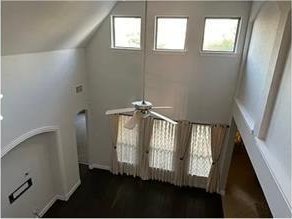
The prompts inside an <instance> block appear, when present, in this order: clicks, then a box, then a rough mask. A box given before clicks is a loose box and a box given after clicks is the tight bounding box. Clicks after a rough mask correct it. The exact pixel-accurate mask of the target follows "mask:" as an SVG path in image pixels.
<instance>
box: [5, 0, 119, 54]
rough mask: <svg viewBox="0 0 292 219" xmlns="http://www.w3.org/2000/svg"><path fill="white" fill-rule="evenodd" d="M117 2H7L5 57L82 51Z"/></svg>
mask: <svg viewBox="0 0 292 219" xmlns="http://www.w3.org/2000/svg"><path fill="white" fill-rule="evenodd" d="M115 3H116V1H5V2H2V3H1V12H2V13H1V14H2V15H1V16H2V17H1V22H2V23H1V25H2V27H1V43H2V55H12V54H20V53H33V52H42V51H51V50H60V49H70V48H76V47H83V46H84V45H86V42H87V41H88V39H89V38H90V36H91V35H92V34H93V33H94V32H95V31H96V29H97V28H98V26H99V24H100V23H101V22H102V21H103V19H104V18H105V17H106V16H107V15H108V14H109V12H110V11H111V10H112V8H113V7H114V5H115Z"/></svg>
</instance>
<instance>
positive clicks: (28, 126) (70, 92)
mask: <svg viewBox="0 0 292 219" xmlns="http://www.w3.org/2000/svg"><path fill="white" fill-rule="evenodd" d="M84 58H85V56H84V50H83V49H74V50H60V51H52V52H44V53H31V54H22V55H12V56H2V57H1V61H2V69H1V70H2V81H3V82H4V83H3V84H2V93H3V95H4V98H3V99H2V115H3V117H4V119H3V121H2V124H1V125H2V142H1V149H2V154H3V153H4V152H7V150H8V149H9V147H10V146H11V145H12V144H13V142H14V141H15V140H17V139H18V138H19V137H20V136H23V135H24V134H25V133H29V132H30V131H32V130H35V129H39V128H40V127H44V126H56V127H58V128H59V134H60V139H59V140H60V142H59V143H60V145H61V146H60V147H61V149H60V150H61V152H60V153H61V160H62V162H63V164H64V172H65V182H64V184H65V188H64V189H65V191H64V192H65V193H68V192H69V191H70V189H71V188H72V187H73V186H74V185H75V184H76V183H77V182H78V181H79V171H78V163H77V148H76V136H75V127H74V119H75V115H76V113H77V112H79V111H80V110H82V109H84V108H86V93H87V91H86V86H87V85H86V72H85V60H84ZM79 84H83V85H84V92H83V93H78V94H76V93H75V86H76V85H79ZM9 153H10V152H8V153H7V154H6V155H5V156H4V158H2V159H5V157H6V156H9ZM30 156H31V157H33V156H35V155H34V153H31V155H30ZM31 159H33V158H31ZM3 168H4V169H5V168H7V169H8V170H7V171H8V172H9V167H6V166H5V163H4V164H2V169H3ZM3 178H5V175H4V174H2V179H3ZM19 180H20V179H19ZM39 196H41V194H39Z"/></svg>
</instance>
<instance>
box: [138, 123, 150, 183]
mask: <svg viewBox="0 0 292 219" xmlns="http://www.w3.org/2000/svg"><path fill="white" fill-rule="evenodd" d="M152 130H153V118H152V117H147V118H143V119H142V120H141V123H140V128H139V148H140V150H139V151H140V156H139V159H140V162H139V167H140V168H139V176H140V177H141V178H142V179H144V180H146V179H148V178H149V152H150V140H151V136H152Z"/></svg>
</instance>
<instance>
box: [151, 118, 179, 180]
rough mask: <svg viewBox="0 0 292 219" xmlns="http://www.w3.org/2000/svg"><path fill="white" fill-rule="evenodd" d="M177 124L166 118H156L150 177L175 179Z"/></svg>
mask: <svg viewBox="0 0 292 219" xmlns="http://www.w3.org/2000/svg"><path fill="white" fill-rule="evenodd" d="M175 134H176V126H175V125H173V124H171V123H169V122H166V121H164V120H158V119H155V120H154V124H153V132H152V138H151V142H150V157H149V165H150V173H149V174H150V176H149V177H150V178H151V179H155V180H159V181H163V182H172V181H173V175H174V174H173V171H174V162H173V160H174V151H175V147H174V144H175Z"/></svg>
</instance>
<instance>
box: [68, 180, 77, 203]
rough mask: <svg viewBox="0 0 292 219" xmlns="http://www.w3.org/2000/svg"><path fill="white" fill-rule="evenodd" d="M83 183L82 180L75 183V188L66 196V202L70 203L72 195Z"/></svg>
mask: <svg viewBox="0 0 292 219" xmlns="http://www.w3.org/2000/svg"><path fill="white" fill-rule="evenodd" d="M80 184H81V181H80V179H79V180H78V181H77V182H76V183H75V185H74V186H72V188H71V189H70V191H69V192H68V193H67V194H66V195H65V201H68V200H69V198H70V197H71V195H72V194H73V193H74V192H75V190H76V189H77V188H78V187H79V186H80Z"/></svg>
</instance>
